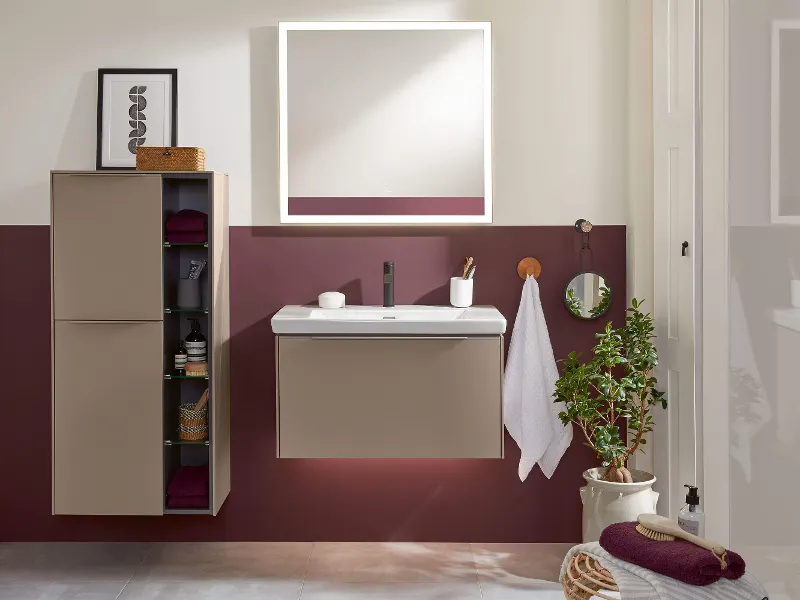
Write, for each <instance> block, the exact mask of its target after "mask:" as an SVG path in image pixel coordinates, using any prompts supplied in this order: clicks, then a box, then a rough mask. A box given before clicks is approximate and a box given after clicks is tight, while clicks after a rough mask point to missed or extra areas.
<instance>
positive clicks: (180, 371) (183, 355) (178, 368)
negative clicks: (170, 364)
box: [175, 341, 189, 375]
mask: <svg viewBox="0 0 800 600" xmlns="http://www.w3.org/2000/svg"><path fill="white" fill-rule="evenodd" d="M188 358H189V355H188V353H187V352H186V346H184V345H183V341H181V342H178V351H177V352H176V353H175V374H176V375H185V374H186V361H187V359H188Z"/></svg>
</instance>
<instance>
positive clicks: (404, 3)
mask: <svg viewBox="0 0 800 600" xmlns="http://www.w3.org/2000/svg"><path fill="white" fill-rule="evenodd" d="M630 1H636V2H638V1H640V0H630ZM301 20H479V21H492V25H493V38H494V161H495V179H494V194H495V195H494V198H495V207H494V214H495V218H494V222H495V224H498V225H565V224H570V223H573V222H574V221H575V219H577V218H578V217H583V218H587V219H589V220H591V221H592V222H595V223H598V224H620V223H627V222H628V221H629V219H628V214H629V212H630V207H629V194H628V188H629V183H630V182H629V166H628V161H629V154H628V147H629V144H631V146H633V144H632V143H631V141H630V139H629V116H628V115H629V113H628V99H629V87H630V85H629V83H631V82H629V80H628V52H629V49H628V39H629V37H628V27H629V24H628V1H626V0H602V2H600V1H597V0H536V1H533V0H492V1H489V0H228V1H227V2H218V1H216V0H170V1H169V2H164V1H163V0H140V1H139V2H137V3H135V4H130V3H124V2H116V1H109V0H82V1H81V2H65V1H64V0H26V1H25V2H21V1H20V2H6V3H4V7H3V11H2V20H0V81H3V83H4V91H3V99H2V102H0V105H2V108H3V111H2V112H3V134H4V135H3V136H2V144H0V172H1V173H2V177H0V224H47V223H48V222H49V208H48V207H49V200H48V194H49V192H48V181H49V180H48V172H49V170H50V169H92V168H94V164H95V144H96V133H95V127H96V125H95V124H96V93H97V89H96V88H97V83H96V79H97V69H98V68H101V67H162V68H167V67H175V68H177V69H178V70H179V96H178V99H179V108H178V111H179V113H178V114H179V118H178V138H179V142H180V145H184V146H201V147H203V148H205V149H206V164H207V167H208V168H212V169H217V170H221V171H226V172H228V173H230V175H231V189H230V191H231V205H230V211H231V213H230V222H231V224H232V225H275V224H278V222H279V206H278V181H277V162H278V160H277V159H278V157H277V121H278V115H277V89H276V87H277V27H276V24H277V23H278V21H301ZM649 26H650V23H649V22H644V23H636V24H634V23H631V27H647V28H649ZM631 39H636V38H634V37H632V38H631ZM637 51H638V49H636V48H631V49H630V52H637ZM639 83H640V84H641V85H642V86H651V84H652V82H650V81H641V82H639ZM637 85H638V84H637ZM631 126H632V127H636V126H637V125H636V123H634V122H633V121H631ZM631 134H632V135H636V130H635V129H634V130H633V131H631ZM643 135H646V136H649V132H643Z"/></svg>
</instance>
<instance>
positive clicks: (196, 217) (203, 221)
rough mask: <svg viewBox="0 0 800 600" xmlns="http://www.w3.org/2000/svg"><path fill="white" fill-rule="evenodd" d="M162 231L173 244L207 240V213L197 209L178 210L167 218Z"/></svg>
mask: <svg viewBox="0 0 800 600" xmlns="http://www.w3.org/2000/svg"><path fill="white" fill-rule="evenodd" d="M164 233H165V235H166V238H167V241H168V242H172V243H173V244H179V243H184V244H186V243H201V242H207V241H208V215H207V214H206V213H204V212H201V211H199V210H192V209H184V210H179V211H178V212H177V213H175V214H174V215H172V216H171V217H169V218H168V219H167V222H166V223H165V224H164Z"/></svg>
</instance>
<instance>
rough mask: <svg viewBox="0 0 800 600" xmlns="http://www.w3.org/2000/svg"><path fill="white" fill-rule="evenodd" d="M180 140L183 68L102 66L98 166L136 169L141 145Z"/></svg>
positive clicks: (98, 93)
mask: <svg viewBox="0 0 800 600" xmlns="http://www.w3.org/2000/svg"><path fill="white" fill-rule="evenodd" d="M177 144H178V70H177V69H98V70H97V168H98V169H135V168H136V148H138V147H139V146H177Z"/></svg>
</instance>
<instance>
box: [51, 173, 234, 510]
mask: <svg viewBox="0 0 800 600" xmlns="http://www.w3.org/2000/svg"><path fill="white" fill-rule="evenodd" d="M227 203H228V176H227V175H225V174H222V173H215V172H211V171H200V172H152V171H146V172H145V171H102V172H96V171H53V172H52V174H51V223H52V227H51V236H52V237H51V259H52V262H51V290H52V296H51V302H52V329H51V331H52V336H53V337H52V340H51V342H52V357H53V358H52V360H53V364H52V369H53V382H54V383H53V406H52V409H53V419H52V427H53V430H52V436H53V438H52V439H53V442H52V444H53V514H57V515H62V514H63V515H163V514H211V515H216V514H217V513H218V511H219V510H220V508H221V506H222V504H223V502H224V501H225V499H226V498H227V496H228V494H229V493H230V391H229V390H230V384H229V373H228V372H229V364H228V362H229V361H228V346H229V343H228V342H229V338H230V314H229V311H230V307H229V281H228V275H229V265H228V206H227ZM184 209H194V210H198V211H201V212H203V213H205V214H206V215H207V219H208V233H207V235H205V236H203V235H201V236H200V238H199V239H200V240H201V241H199V242H195V241H193V242H188V243H187V242H177V243H174V242H171V241H170V240H169V239H168V236H167V231H166V227H165V224H166V221H167V219H168V218H169V217H170V216H172V215H174V214H176V213H177V212H179V211H181V210H184ZM97 222H102V223H104V227H103V228H100V229H98V228H97V227H96V223H97ZM204 238H205V241H202V240H203V239H204ZM183 239H186V238H183ZM188 239H193V238H188ZM194 239H198V238H194ZM98 248H100V249H101V250H98ZM193 260H205V261H207V264H206V266H205V269H204V271H203V273H202V275H201V278H200V281H199V285H200V290H201V294H200V296H201V298H200V302H198V303H197V307H191V308H188V307H182V306H179V304H178V282H179V280H180V279H181V277H184V278H185V277H188V274H189V266H190V263H191V261H193ZM120 265H124V268H120ZM123 291H124V293H123ZM189 319H197V321H198V323H199V327H200V332H201V333H202V335H203V336H204V337H205V339H206V343H207V347H206V362H207V363H208V374H207V375H206V376H203V377H192V376H187V375H179V374H178V373H177V372H176V371H175V370H174V366H175V362H174V360H175V352H176V350H177V349H178V345H179V342H180V341H182V340H185V339H186V336H187V335H188V334H189V332H190V330H191V325H190V322H189ZM121 376H124V383H121V382H122V381H123V380H122V379H120V377H121ZM206 389H208V390H209V401H208V404H207V414H208V435H207V438H206V439H204V440H199V441H182V440H181V439H180V432H179V421H180V407H181V405H182V404H191V405H194V404H196V403H197V401H198V400H199V399H200V398H201V396H202V395H203V393H204V391H205V390H206ZM181 467H194V468H195V469H199V472H200V473H203V474H204V479H205V478H206V477H205V476H207V479H208V492H207V493H206V492H205V490H202V491H200V490H198V492H194V493H197V496H196V497H194V498H193V499H192V503H193V504H199V503H200V502H203V503H204V506H202V507H200V508H187V509H183V508H178V507H176V506H174V498H173V499H172V502H170V501H169V500H170V499H169V497H168V488H169V483H170V481H171V480H172V478H173V477H174V475H175V474H176V473H177V472H178V471H179V470H180V469H181ZM196 474H197V473H195V475H196ZM206 496H207V497H206Z"/></svg>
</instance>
